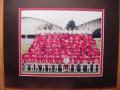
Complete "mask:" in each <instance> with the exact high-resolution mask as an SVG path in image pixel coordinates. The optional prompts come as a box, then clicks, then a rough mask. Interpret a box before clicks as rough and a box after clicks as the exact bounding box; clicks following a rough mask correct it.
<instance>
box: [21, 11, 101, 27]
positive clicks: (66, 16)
mask: <svg viewBox="0 0 120 90" xmlns="http://www.w3.org/2000/svg"><path fill="white" fill-rule="evenodd" d="M21 16H22V17H33V18H37V19H41V20H45V21H48V22H50V23H53V24H55V25H58V26H60V27H62V28H65V27H66V25H67V23H68V22H69V21H70V20H74V21H75V24H76V26H78V25H80V24H83V23H86V22H89V21H91V20H94V19H97V18H102V12H98V11H97V12H96V11H71V10H70V11H63V10H23V11H22V12H21Z"/></svg>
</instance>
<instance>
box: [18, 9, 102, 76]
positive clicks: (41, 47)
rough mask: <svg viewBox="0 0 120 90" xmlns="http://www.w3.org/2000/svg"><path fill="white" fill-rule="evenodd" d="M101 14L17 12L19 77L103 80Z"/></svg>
mask: <svg viewBox="0 0 120 90" xmlns="http://www.w3.org/2000/svg"><path fill="white" fill-rule="evenodd" d="M103 52H104V10H103V9H81V8H50V9H49V8H20V9H19V75H20V76H38V77H102V75H103Z"/></svg>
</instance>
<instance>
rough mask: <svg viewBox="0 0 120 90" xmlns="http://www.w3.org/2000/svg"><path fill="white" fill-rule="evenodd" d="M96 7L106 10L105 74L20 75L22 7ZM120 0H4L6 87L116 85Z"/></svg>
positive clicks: (94, 86) (101, 86)
mask: <svg viewBox="0 0 120 90" xmlns="http://www.w3.org/2000/svg"><path fill="white" fill-rule="evenodd" d="M61 7H62V8H94V9H96V8H97V9H98V8H99V9H104V10H105V21H104V57H103V59H104V60H103V61H104V62H103V77H80V78H79V77H20V76H19V55H18V13H19V8H61ZM118 11H119V0H105V1H104V0H84V1H83V0H51V1H49V0H40V1H35V0H29V1H25V0H21V1H16V0H4V30H3V31H4V70H5V87H13V88H14V87H16V88H46V87H47V88H90V87H92V88H96V87H99V88H103V87H115V86H116V83H117V82H116V80H117V65H118V36H119V35H118V33H119V19H118V18H119V14H118Z"/></svg>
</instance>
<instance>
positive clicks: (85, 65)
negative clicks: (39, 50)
mask: <svg viewBox="0 0 120 90" xmlns="http://www.w3.org/2000/svg"><path fill="white" fill-rule="evenodd" d="M23 70H24V71H26V72H46V73H47V72H51V73H52V72H56V73H57V72H61V73H62V72H64V73H65V72H68V73H69V72H79V73H85V72H86V73H90V72H95V73H96V72H100V64H99V62H98V61H94V62H92V61H86V60H84V61H82V62H80V61H75V62H74V63H68V64H65V63H64V62H61V63H59V62H52V61H49V62H26V63H24V64H23Z"/></svg>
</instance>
